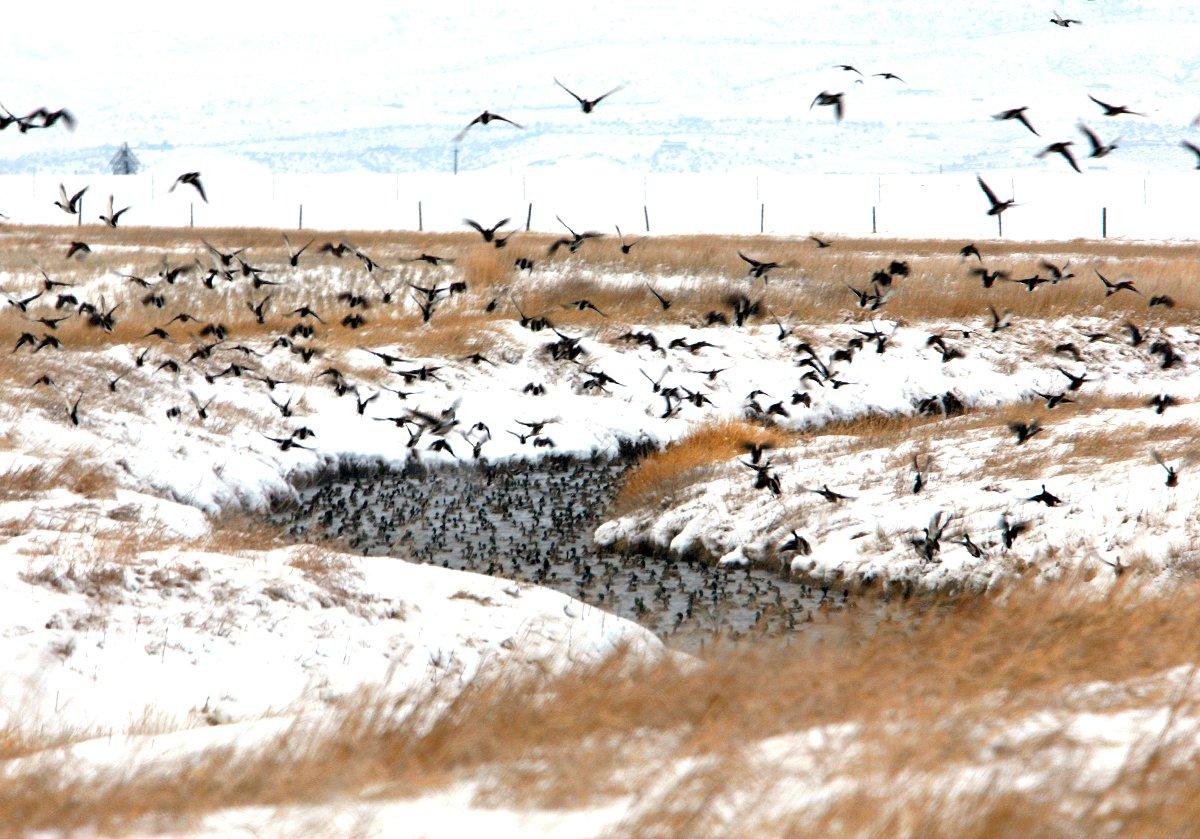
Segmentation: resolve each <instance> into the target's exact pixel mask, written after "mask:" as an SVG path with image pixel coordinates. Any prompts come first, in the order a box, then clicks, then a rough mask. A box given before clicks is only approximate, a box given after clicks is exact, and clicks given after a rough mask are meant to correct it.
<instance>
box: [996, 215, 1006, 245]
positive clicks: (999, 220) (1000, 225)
mask: <svg viewBox="0 0 1200 839" xmlns="http://www.w3.org/2000/svg"><path fill="white" fill-rule="evenodd" d="M996 229H997V230H998V231H999V232H1000V236H999V238H1001V239H1003V238H1004V213H996Z"/></svg>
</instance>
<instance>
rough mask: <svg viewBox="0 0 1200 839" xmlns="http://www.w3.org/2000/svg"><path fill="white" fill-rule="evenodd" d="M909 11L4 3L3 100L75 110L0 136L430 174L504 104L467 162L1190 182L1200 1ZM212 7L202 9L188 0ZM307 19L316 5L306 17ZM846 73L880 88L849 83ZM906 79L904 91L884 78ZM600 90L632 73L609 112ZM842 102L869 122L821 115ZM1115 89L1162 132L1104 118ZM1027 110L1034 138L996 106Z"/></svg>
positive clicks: (59, 154) (60, 154)
mask: <svg viewBox="0 0 1200 839" xmlns="http://www.w3.org/2000/svg"><path fill="white" fill-rule="evenodd" d="M1057 2H1058V3H1059V6H1058V9H1057V11H1058V12H1061V13H1062V15H1064V16H1066V17H1072V18H1078V19H1080V20H1082V21H1083V23H1082V25H1079V26H1071V27H1070V28H1066V29H1064V28H1062V27H1059V26H1055V25H1052V24H1051V23H1050V18H1051V16H1052V13H1053V11H1054V9H1053V8H1052V6H1051V4H1050V3H1047V2H1026V0H1005V2H961V3H940V2H933V0H889V2H878V1H875V2H871V1H870V0H868V1H867V2H847V1H845V0H831V2H826V3H822V4H815V3H811V4H810V3H803V4H801V3H795V2H777V0H764V2H757V3H754V4H752V7H751V8H746V4H738V3H729V2H720V3H717V2H687V3H685V2H674V3H661V2H660V3H646V4H638V5H637V6H636V7H634V6H624V5H618V4H610V3H594V2H586V3H571V2H553V3H551V2H546V0H530V2H523V3H520V4H510V5H507V6H506V5H488V6H479V5H476V4H467V3H454V4H450V3H442V4H424V3H422V4H414V3H364V2H346V3H341V4H337V5H336V6H330V5H328V4H320V5H317V6H313V7H305V6H302V5H300V4H297V5H296V6H294V7H287V8H286V10H282V9H280V10H276V9H277V8H279V7H276V8H266V4H261V6H260V4H249V3H232V2H228V0H217V1H216V2H210V3H206V4H204V5H203V6H198V7H194V6H190V5H189V6H188V7H187V8H188V9H189V11H187V12H183V11H179V10H177V7H176V6H175V5H174V4H161V3H148V2H133V3H125V4H122V5H121V8H122V13H121V14H120V15H116V14H114V13H113V12H112V11H111V9H110V8H108V7H100V6H95V5H89V6H84V5H83V4H78V8H73V7H74V6H76V4H73V3H72V4H68V5H67V7H66V8H63V7H60V6H52V5H42V6H40V7H38V8H33V4H22V7H21V8H20V10H9V11H7V12H6V15H5V17H6V27H5V29H6V31H5V33H4V35H3V36H0V37H2V38H3V44H4V49H5V53H6V58H7V61H6V62H5V64H6V66H5V71H6V72H5V84H4V88H3V91H2V93H3V96H2V97H0V101H2V102H3V104H4V105H5V106H7V107H9V108H11V109H12V110H13V111H16V112H23V111H27V110H31V109H33V108H36V107H38V106H41V105H47V106H55V107H59V106H64V105H65V106H68V107H71V108H73V109H74V111H75V113H76V115H77V116H78V119H79V123H80V125H79V129H78V130H77V131H76V132H75V133H73V134H69V133H67V132H65V131H62V130H58V129H57V128H56V129H54V130H50V131H36V132H30V133H28V134H25V135H19V134H18V133H17V132H16V131H14V130H12V129H10V130H8V131H5V132H3V133H2V134H0V172H4V173H28V172H76V173H81V174H83V173H95V172H100V171H103V170H104V168H105V164H106V162H107V160H108V157H109V155H110V154H111V153H112V151H113V150H114V149H115V147H116V146H117V145H119V144H120V143H122V142H129V143H130V144H131V145H132V146H133V147H134V149H135V151H136V152H137V153H138V154H139V155H140V156H141V157H142V158H143V160H145V161H146V162H148V163H151V164H153V163H154V162H155V161H156V160H158V159H160V158H161V157H162V156H164V155H170V157H171V159H172V160H175V159H186V158H187V156H188V155H189V154H191V153H196V154H197V156H198V157H202V158H206V159H207V158H211V157H212V156H214V155H217V156H222V157H228V156H233V157H237V158H243V159H244V160H245V161H246V162H247V163H253V164H258V165H259V166H262V167H264V168H267V169H270V170H272V171H277V172H343V171H373V172H427V171H447V170H449V169H450V167H451V165H452V154H453V143H452V138H453V137H454V135H455V134H456V133H457V131H458V130H459V129H460V128H461V127H462V126H463V125H465V124H466V123H467V122H468V121H469V120H470V119H471V118H472V117H474V116H475V115H476V114H478V113H479V112H480V111H482V110H483V109H484V108H488V109H492V110H494V111H496V112H499V113H501V114H504V115H505V116H509V117H511V118H512V119H514V120H516V121H518V122H521V123H523V124H525V125H526V126H527V128H526V130H523V131H522V130H518V129H515V128H512V127H511V126H508V125H504V124H502V123H501V124H493V125H490V126H487V127H484V128H480V127H476V128H475V129H473V130H472V131H471V132H470V133H469V134H468V136H467V138H466V140H465V141H464V142H463V144H462V146H461V157H460V165H461V167H462V168H463V169H465V170H475V169H499V170H501V171H508V170H511V171H518V170H522V171H523V170H527V169H531V168H539V167H548V166H554V165H561V164H568V165H572V166H574V165H583V166H587V167H593V168H595V167H600V168H605V167H618V168H622V169H628V170H633V171H637V172H680V171H702V172H720V171H736V170H743V169H761V170H772V171H781V172H800V173H807V172H828V173H838V172H857V173H906V172H914V173H928V172H938V171H964V172H974V171H977V170H980V171H989V170H996V169H1004V170H1013V169H1030V170H1048V171H1058V170H1060V169H1065V167H1066V164H1065V162H1064V161H1063V160H1062V159H1061V158H1057V157H1051V158H1048V159H1046V160H1038V159H1035V157H1034V154H1035V153H1036V152H1037V151H1038V150H1039V149H1040V148H1041V147H1042V146H1043V145H1045V144H1046V143H1048V142H1052V141H1056V140H1067V139H1071V140H1074V141H1075V142H1076V143H1077V144H1078V145H1077V147H1076V150H1077V151H1080V152H1081V155H1080V156H1081V157H1084V156H1086V152H1087V148H1088V147H1087V143H1086V140H1084V138H1083V137H1082V135H1080V134H1079V132H1078V131H1077V129H1076V123H1077V121H1079V120H1080V119H1081V118H1082V119H1086V120H1087V121H1088V123H1089V124H1090V125H1091V126H1092V127H1093V128H1095V129H1096V130H1097V131H1098V132H1099V133H1100V135H1101V136H1102V137H1103V138H1104V139H1105V140H1106V141H1111V140H1113V139H1115V138H1117V137H1120V143H1119V145H1120V148H1119V150H1118V151H1117V152H1116V153H1115V154H1113V155H1111V156H1110V157H1108V158H1105V159H1104V160H1102V161H1096V162H1091V163H1090V164H1089V165H1091V166H1092V167H1094V168H1104V169H1108V170H1109V171H1129V172H1131V173H1132V172H1145V171H1146V170H1148V169H1153V170H1177V171H1180V172H1181V173H1185V174H1186V172H1187V171H1188V169H1189V168H1190V167H1192V166H1193V165H1194V163H1195V160H1194V159H1192V158H1191V156H1190V155H1189V154H1188V152H1186V151H1185V150H1183V149H1181V148H1180V146H1179V142H1180V140H1181V139H1184V138H1186V137H1190V138H1191V139H1193V140H1194V141H1198V142H1200V130H1197V129H1192V128H1189V123H1190V122H1191V121H1192V119H1193V118H1194V117H1195V116H1196V115H1197V113H1200V50H1197V49H1196V45H1197V44H1200V7H1197V6H1195V5H1193V4H1190V3H1180V2H1177V1H1175V0H1146V2H1121V3H1118V2H1086V0H1057ZM192 9H196V11H191V10H192ZM310 9H311V10H310ZM841 63H847V64H851V65H854V66H856V67H857V68H859V69H860V70H861V71H862V72H863V73H864V74H865V76H862V77H860V76H859V75H857V74H855V73H852V72H847V71H842V70H838V69H835V68H834V65H836V64H841ZM882 72H891V73H895V74H897V75H899V76H900V77H902V78H903V79H904V81H903V82H900V81H894V80H887V79H883V78H880V77H876V76H874V75H873V74H875V73H882ZM555 76H557V77H558V78H560V79H561V80H563V82H564V83H566V84H567V85H569V86H571V87H572V88H573V89H574V90H576V91H577V92H579V93H581V94H583V95H585V96H596V95H599V94H600V93H602V92H604V91H606V90H608V89H609V88H611V87H613V86H615V85H617V84H620V83H625V84H626V85H627V87H626V88H625V89H624V90H622V91H620V92H619V93H617V94H615V95H613V96H612V98H611V99H609V100H606V101H605V102H603V103H601V105H600V106H599V107H598V108H597V109H596V111H595V112H594V113H592V114H583V113H581V111H580V109H579V108H578V106H577V105H576V104H575V102H574V101H573V100H571V99H570V97H569V96H568V95H567V94H566V93H565V92H563V91H562V90H561V89H559V88H558V87H556V86H555V85H554V84H553V78H554V77H555ZM823 90H828V91H831V92H844V93H845V94H846V104H847V116H846V120H845V122H843V123H841V124H840V125H839V124H837V123H835V121H834V119H833V115H832V113H831V112H830V109H828V108H816V109H812V110H810V109H809V103H810V102H811V101H812V99H813V97H814V96H815V95H816V94H817V93H818V92H820V91H823ZM1089 93H1090V94H1093V95H1095V96H1097V97H1099V98H1101V99H1104V100H1107V101H1112V102H1115V103H1117V104H1126V105H1129V106H1130V107H1132V108H1133V109H1135V110H1139V111H1143V112H1145V113H1146V114H1147V116H1146V117H1144V118H1139V117H1119V118H1108V119H1106V118H1104V117H1103V116H1102V114H1101V111H1100V109H1099V108H1098V107H1097V106H1095V105H1094V104H1092V103H1091V102H1089V101H1088V99H1087V95H1088V94H1089ZM1022 105H1028V106H1030V111H1029V116H1030V119H1031V120H1032V121H1033V124H1034V126H1035V127H1036V128H1037V129H1038V131H1040V132H1041V135H1042V137H1041V138H1038V137H1035V136H1033V135H1032V134H1030V133H1028V132H1027V131H1026V130H1025V129H1024V128H1022V127H1021V126H1020V125H1018V124H1017V123H1015V122H997V121H994V120H992V119H991V117H990V115H991V114H993V113H995V112H997V111H999V110H1001V109H1005V108H1012V107H1017V106H1022Z"/></svg>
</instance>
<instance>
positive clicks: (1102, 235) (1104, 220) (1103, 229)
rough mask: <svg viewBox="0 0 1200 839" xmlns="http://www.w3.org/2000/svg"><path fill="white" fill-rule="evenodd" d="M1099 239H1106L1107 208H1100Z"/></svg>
mask: <svg viewBox="0 0 1200 839" xmlns="http://www.w3.org/2000/svg"><path fill="white" fill-rule="evenodd" d="M1100 238H1101V239H1107V238H1108V207H1101V208H1100Z"/></svg>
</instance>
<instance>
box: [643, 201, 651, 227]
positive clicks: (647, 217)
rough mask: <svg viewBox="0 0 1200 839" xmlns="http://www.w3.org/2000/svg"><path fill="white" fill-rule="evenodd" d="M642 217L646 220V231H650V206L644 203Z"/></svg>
mask: <svg viewBox="0 0 1200 839" xmlns="http://www.w3.org/2000/svg"><path fill="white" fill-rule="evenodd" d="M642 218H644V219H645V220H646V232H647V233H649V232H650V208H649V207H647V206H646V205H645V204H643V205H642Z"/></svg>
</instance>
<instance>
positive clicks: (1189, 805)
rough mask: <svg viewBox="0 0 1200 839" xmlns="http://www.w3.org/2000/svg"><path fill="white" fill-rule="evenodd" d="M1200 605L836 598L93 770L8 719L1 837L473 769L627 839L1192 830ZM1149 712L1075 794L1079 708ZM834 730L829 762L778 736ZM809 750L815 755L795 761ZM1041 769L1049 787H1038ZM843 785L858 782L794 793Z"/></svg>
mask: <svg viewBox="0 0 1200 839" xmlns="http://www.w3.org/2000/svg"><path fill="white" fill-rule="evenodd" d="M1197 595H1200V591H1198V590H1197V588H1196V586H1195V585H1194V584H1188V585H1183V586H1180V587H1179V588H1178V589H1177V590H1175V591H1171V592H1158V593H1152V592H1146V591H1138V590H1136V589H1134V588H1132V587H1128V586H1126V587H1122V586H1118V587H1116V588H1115V589H1113V590H1112V591H1111V592H1110V593H1109V594H1108V595H1106V596H1102V597H1079V596H1078V594H1077V593H1076V590H1075V589H1074V588H1073V587H1072V586H1071V585H1069V584H1062V585H1058V586H1053V587H1048V588H1041V589H1030V590H1020V591H1011V592H1008V593H1007V594H1006V595H1004V596H1002V597H991V596H990V597H987V598H982V599H975V600H971V601H959V602H956V603H953V604H950V603H946V604H941V605H939V604H937V603H927V604H924V605H923V607H922V608H921V609H920V610H916V609H914V608H912V607H911V606H901V605H893V606H891V607H888V608H886V609H882V610H880V611H878V612H877V613H875V614H873V615H872V616H871V618H870V619H864V615H863V614H861V613H860V612H856V611H854V610H849V611H843V612H840V613H838V612H833V613H827V614H824V615H823V616H822V622H821V623H819V624H817V625H816V627H815V628H814V630H813V631H812V632H810V633H806V634H800V635H796V636H794V637H793V638H792V639H791V640H790V641H789V642H788V643H783V642H779V643H766V642H764V643H760V644H757V645H754V646H741V647H738V648H736V649H727V648H725V649H714V650H710V651H709V653H708V654H707V655H706V656H705V657H704V658H703V660H701V661H699V662H695V661H689V662H686V663H685V662H682V661H679V660H676V659H665V660H660V661H658V662H650V663H647V662H645V661H635V660H632V659H630V658H629V657H625V656H622V655H620V654H617V655H615V656H614V657H612V658H611V659H610V660H608V661H606V662H604V663H602V664H600V665H597V666H595V667H589V668H582V669H577V670H575V671H573V672H569V673H566V674H565V675H561V676H552V677H529V676H525V677H520V678H516V677H512V676H511V675H509V674H505V673H489V674H487V675H485V676H481V677H479V678H477V679H476V680H474V681H473V682H472V683H471V684H470V685H469V686H468V687H467V689H466V690H465V691H463V692H461V693H458V694H456V695H455V696H454V697H452V698H451V697H449V696H448V695H442V694H441V692H440V691H439V689H438V688H436V687H435V688H432V689H431V690H430V691H429V692H427V693H426V692H422V693H420V694H418V695H413V696H409V697H405V698H403V699H401V700H396V699H394V698H392V699H383V698H380V697H378V696H373V695H371V694H370V693H369V692H368V693H363V694H361V695H359V696H357V697H355V698H353V699H350V700H346V701H344V702H343V703H342V705H341V706H340V708H339V709H338V710H337V712H336V713H335V714H334V716H333V717H332V718H331V719H328V720H325V721H323V722H320V723H308V724H297V725H296V726H294V727H293V728H292V729H290V730H288V731H287V732H286V733H284V734H282V735H280V736H278V737H272V738H268V739H267V741H266V742H262V743H259V744H257V745H254V746H249V747H246V748H238V747H230V748H221V749H215V750H212V751H210V752H209V753H205V754H203V755H201V756H199V757H197V758H194V759H189V760H187V761H185V762H183V763H181V764H178V765H170V764H168V765H167V766H165V767H164V766H159V767H157V768H155V769H153V770H150V769H147V770H144V771H141V772H133V773H127V774H114V775H113V776H111V777H100V778H97V779H95V781H94V782H90V783H88V784H86V785H78V784H74V783H65V782H64V781H63V776H62V774H61V767H57V764H56V762H55V760H56V759H55V758H54V757H49V758H47V759H45V760H44V761H41V762H39V761H38V760H37V759H36V756H37V755H38V753H39V752H40V751H42V750H46V749H52V748H54V747H55V746H58V745H61V743H62V741H63V740H64V735H62V734H54V735H49V734H47V735H40V736H39V735H38V734H37V733H36V732H29V731H25V730H20V729H12V730H8V731H2V732H0V754H2V755H4V756H7V757H16V756H24V757H27V758H30V759H31V762H30V763H28V764H27V766H28V767H29V768H28V769H27V771H23V772H20V773H17V774H16V775H15V776H10V777H9V778H8V779H7V780H6V781H5V782H4V784H3V785H2V786H0V831H4V832H5V833H9V834H12V833H19V832H21V831H23V830H36V829H39V828H47V829H48V828H53V829H55V830H65V831H70V830H72V829H82V828H84V827H85V826H90V827H92V828H96V829H99V830H101V831H106V832H121V831H122V830H125V829H128V828H130V827H133V826H135V825H141V826H142V827H143V828H144V827H145V826H147V825H150V826H155V825H157V826H159V827H167V826H176V827H178V826H180V825H186V824H187V823H188V820H189V819H194V818H198V817H201V816H203V815H205V814H207V813H211V812H213V811H214V810H217V809H220V808H226V807H237V806H248V805H272V806H283V807H286V806H290V805H300V804H318V803H321V802H336V801H337V800H343V799H345V800H374V801H380V802H382V801H386V800H389V799H397V798H400V799H404V798H411V797H417V796H421V795H423V794H426V793H429V792H432V791H435V790H438V789H441V788H444V787H445V786H446V785H447V784H451V783H454V782H457V781H466V780H477V781H482V784H481V786H480V787H479V791H478V792H477V794H476V799H477V804H478V805H479V806H488V805H494V806H504V807H536V808H543V809H559V808H565V809H574V808H580V807H586V806H594V805H599V804H603V803H604V802H606V801H610V800H612V799H613V798H615V797H618V796H630V797H631V798H630V801H631V806H630V815H629V816H628V818H627V819H626V821H625V822H623V823H622V825H621V828H620V830H619V831H618V832H619V833H620V834H621V835H632V836H697V835H732V834H734V833H736V834H737V835H744V836H759V835H763V836H766V835H806V836H809V835H812V836H815V835H901V836H1016V835H1037V836H1080V835H1123V836H1126V835H1128V836H1163V835H1187V834H1188V833H1190V831H1191V827H1190V826H1191V825H1194V823H1195V818H1196V816H1197V814H1198V808H1200V788H1198V787H1197V784H1196V783H1195V772H1196V769H1197V765H1196V760H1197V757H1196V750H1195V748H1194V745H1193V743H1194V741H1193V740H1192V735H1191V732H1192V731H1193V726H1194V724H1195V722H1196V719H1197V711H1198V708H1197V705H1196V702H1197V698H1198V696H1200V693H1198V691H1197V685H1196V684H1195V682H1194V672H1195V667H1196V665H1195V662H1196V656H1197V653H1198V651H1200V650H1198V645H1200V606H1198V605H1197V604H1200V597H1198V596H1197ZM1171 668H1182V669H1177V670H1175V671H1174V676H1173V677H1172V678H1164V677H1163V674H1164V672H1166V671H1168V670H1170V669H1171ZM1089 685H1090V686H1092V688H1091V689H1089V690H1083V689H1082V688H1084V687H1085V686H1089ZM447 703H448V704H447ZM434 708H436V709H437V710H436V711H433V710H432V709H434ZM1139 709H1141V710H1147V709H1151V710H1156V711H1159V712H1160V714H1161V720H1160V721H1158V722H1156V723H1155V724H1154V725H1153V726H1152V727H1151V733H1152V735H1153V736H1149V737H1146V738H1143V740H1142V742H1140V743H1139V744H1138V746H1137V748H1135V749H1133V750H1132V751H1131V752H1130V753H1129V754H1127V755H1125V756H1124V757H1122V758H1117V759H1116V765H1115V766H1113V767H1112V770H1113V771H1112V772H1111V774H1110V775H1108V776H1106V778H1105V780H1104V781H1103V782H1102V783H1100V784H1099V785H1097V786H1094V787H1089V786H1087V785H1086V784H1081V783H1080V773H1081V772H1082V771H1083V770H1084V768H1085V766H1086V762H1087V758H1088V754H1089V753H1088V751H1087V749H1085V748H1083V746H1082V744H1081V743H1079V742H1078V741H1077V739H1076V738H1077V737H1078V735H1077V734H1073V733H1072V730H1071V729H1070V723H1071V721H1072V720H1074V719H1076V718H1077V716H1078V715H1081V714H1112V715H1117V714H1120V713H1121V712H1126V711H1130V712H1132V711H1137V710H1139ZM1035 720H1036V723H1037V724H1036V726H1035V727H1034V731H1033V733H1032V735H1030V734H1028V732H1027V734H1026V735H1024V736H1016V735H1014V734H1013V732H1014V731H1016V730H1019V727H1020V726H1028V725H1030V724H1031V722H1032V721H1035ZM829 726H831V727H832V728H829V729H827V730H828V731H830V732H831V736H830V737H829V738H828V739H827V740H825V741H824V742H823V744H820V745H817V746H816V747H814V748H813V749H812V750H811V752H812V753H811V754H809V751H808V750H805V749H801V748H800V746H799V745H797V746H796V747H795V749H794V751H791V752H788V753H787V756H785V757H779V756H778V755H776V757H774V758H772V757H770V756H769V754H768V755H764V753H762V752H761V751H760V744H762V742H763V741H764V740H766V739H767V738H773V737H787V736H789V735H794V734H796V733H798V732H804V731H812V730H817V729H820V728H821V727H829ZM148 730H152V726H148ZM1006 736H1008V737H1009V739H1008V740H1006ZM65 739H67V740H70V739H72V738H71V737H69V736H67V737H66V738H65ZM817 742H819V741H817ZM800 752H803V753H804V754H806V755H808V756H809V762H807V763H801V764H796V763H795V762H794V760H792V759H794V758H795V757H796V755H797V754H799V753H800ZM49 754H51V755H52V754H53V753H52V752H51V753H49ZM789 760H792V762H791V763H790V764H789ZM689 767H690V768H689ZM976 767H983V768H976ZM1030 771H1033V772H1037V773H1038V777H1039V782H1038V783H1037V784H1036V785H1035V786H1034V787H1032V788H1022V787H1021V786H1020V785H1019V784H1018V783H1017V781H1018V779H1019V778H1020V776H1021V775H1022V773H1025V772H1030ZM956 773H958V774H956ZM980 773H983V774H980ZM989 773H990V774H989ZM960 774H961V777H963V778H969V777H974V778H975V779H976V780H977V781H979V780H980V779H982V783H978V784H971V783H963V782H962V781H961V780H960V781H958V782H955V781H954V779H955V778H956V777H959V775H960ZM839 779H841V781H845V780H846V779H851V781H852V782H851V783H850V785H849V786H848V787H840V788H838V789H841V791H840V792H832V793H831V794H830V795H829V796H828V797H823V798H821V799H818V802H817V803H813V804H809V805H808V806H805V807H803V808H801V809H799V810H790V811H789V810H788V808H787V807H786V802H787V801H788V800H789V799H790V798H792V797H793V796H798V795H801V794H802V793H804V792H806V791H811V786H812V785H814V784H819V783H830V784H834V783H835V782H838V781H839ZM853 779H857V781H858V782H857V783H854V782H853ZM833 788H834V787H831V789H833ZM780 802H782V808H781V806H777V805H780ZM768 804H771V806H767V805H768ZM147 819H148V820H149V821H146V820H147Z"/></svg>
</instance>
